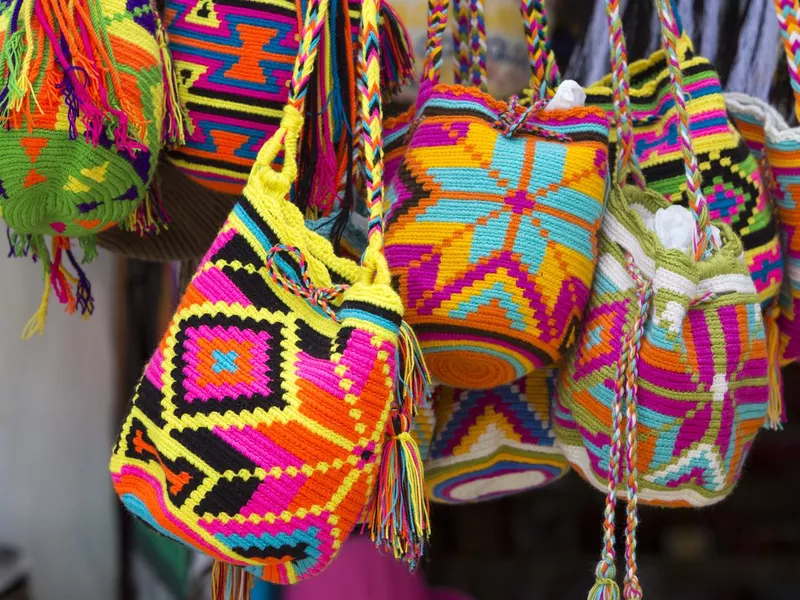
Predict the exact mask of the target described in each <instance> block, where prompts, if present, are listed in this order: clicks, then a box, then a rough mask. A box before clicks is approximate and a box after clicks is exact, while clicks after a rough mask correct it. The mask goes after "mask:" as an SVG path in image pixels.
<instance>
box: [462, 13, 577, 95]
mask: <svg viewBox="0 0 800 600" xmlns="http://www.w3.org/2000/svg"><path fill="white" fill-rule="evenodd" d="M455 3H456V4H455V12H456V24H457V27H456V28H455V29H454V30H453V45H454V47H455V48H456V51H457V52H456V53H457V58H458V60H457V63H456V71H455V73H456V76H455V82H456V83H458V84H461V83H464V82H467V81H470V80H471V83H472V85H473V86H476V87H479V88H481V89H482V90H486V88H487V76H486V19H485V12H484V9H483V2H482V1H481V0H455ZM520 14H521V15H522V16H523V19H522V22H523V25H524V28H525V41H526V43H527V47H528V56H529V57H530V60H529V65H530V68H531V87H533V88H534V91H535V92H538V95H539V99H543V98H546V97H547V96H548V95H549V94H552V92H553V90H555V89H556V88H557V87H558V85H559V83H561V73H560V72H559V69H558V64H557V63H556V60H555V55H554V54H553V53H552V52H551V49H550V37H549V35H548V32H547V13H546V11H545V8H544V3H543V2H541V0H520Z"/></svg>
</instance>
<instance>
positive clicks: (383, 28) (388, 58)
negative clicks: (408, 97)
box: [378, 2, 416, 101]
mask: <svg viewBox="0 0 800 600" xmlns="http://www.w3.org/2000/svg"><path fill="white" fill-rule="evenodd" d="M378 27H379V31H380V42H381V89H382V90H383V94H384V96H385V98H386V100H387V101H388V100H389V99H390V98H391V96H392V94H396V93H399V92H400V88H401V87H402V86H404V85H406V84H409V83H411V82H413V81H414V80H415V79H416V77H415V73H414V45H413V44H412V43H411V38H410V36H409V35H408V30H407V29H406V27H405V25H404V24H403V21H402V20H401V19H400V16H399V15H398V14H397V13H396V12H395V10H394V8H392V7H391V6H390V5H389V3H388V2H382V3H381V7H380V15H379V26H378Z"/></svg>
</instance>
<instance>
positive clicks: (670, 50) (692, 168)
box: [655, 0, 713, 260]
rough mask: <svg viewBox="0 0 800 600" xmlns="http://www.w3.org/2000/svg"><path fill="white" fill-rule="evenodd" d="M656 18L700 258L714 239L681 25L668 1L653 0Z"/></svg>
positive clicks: (698, 256)
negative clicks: (686, 83)
mask: <svg viewBox="0 0 800 600" xmlns="http://www.w3.org/2000/svg"><path fill="white" fill-rule="evenodd" d="M655 3H656V9H657V10H658V18H659V21H660V22H661V43H662V45H663V47H664V52H665V54H666V56H667V65H668V67H669V78H670V83H671V87H672V98H673V100H674V101H675V109H676V111H677V113H678V136H679V137H680V142H681V152H682V154H683V163H684V171H685V172H686V195H687V197H688V200H689V208H690V209H691V211H692V213H693V214H694V217H695V224H696V228H695V232H694V235H693V236H692V248H693V250H694V257H695V260H700V259H701V258H702V257H703V255H704V254H705V252H706V250H707V249H708V247H709V244H710V243H712V242H713V237H712V236H711V233H710V227H711V219H710V217H709V214H708V202H707V201H706V198H705V196H704V195H703V190H702V181H703V178H702V175H701V174H700V167H699V165H698V164H697V156H696V155H695V153H694V148H693V147H692V135H691V131H690V129H689V112H688V111H687V109H686V100H685V95H684V92H683V72H682V71H681V65H680V59H679V58H678V39H679V38H680V37H681V34H680V25H679V23H678V21H677V19H676V18H675V11H674V9H673V4H672V2H670V0H655Z"/></svg>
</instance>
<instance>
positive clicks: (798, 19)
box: [775, 0, 800, 120]
mask: <svg viewBox="0 0 800 600" xmlns="http://www.w3.org/2000/svg"><path fill="white" fill-rule="evenodd" d="M775 13H776V14H777V15H778V23H779V24H780V27H781V39H782V40H783V48H784V50H785V51H786V64H787V65H788V67H789V80H790V81H791V84H792V91H793V92H794V111H795V115H797V118H798V120H800V44H798V40H800V0H775Z"/></svg>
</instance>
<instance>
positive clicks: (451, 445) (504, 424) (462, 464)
mask: <svg viewBox="0 0 800 600" xmlns="http://www.w3.org/2000/svg"><path fill="white" fill-rule="evenodd" d="M555 380H556V371H554V370H553V369H541V370H538V371H534V372H533V373H531V374H530V375H528V376H527V377H524V378H522V379H520V380H519V381H516V382H514V383H512V384H510V385H506V386H501V387H499V388H497V389H494V390H488V391H480V390H456V389H452V388H445V387H442V388H439V389H438V390H437V392H436V396H435V399H434V409H435V412H436V425H435V428H434V433H433V439H432V440H431V443H430V454H429V456H428V459H427V461H426V463H425V479H426V486H427V490H428V495H429V497H430V498H431V499H432V500H435V501H437V502H444V503H449V504H460V503H464V502H479V501H485V500H491V499H494V498H499V497H502V496H508V495H511V494H516V493H520V492H524V491H526V490H530V489H534V488H538V487H542V486H544V485H547V484H549V483H551V482H553V481H555V480H556V479H558V478H559V477H561V476H562V475H564V474H565V473H566V472H567V471H568V470H569V463H568V462H567V461H566V459H565V458H564V457H563V456H562V455H561V453H560V451H559V450H558V448H557V446H556V441H555V435H554V433H553V429H552V418H551V412H550V411H551V409H550V404H551V399H552V397H553V388H554V385H555Z"/></svg>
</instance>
